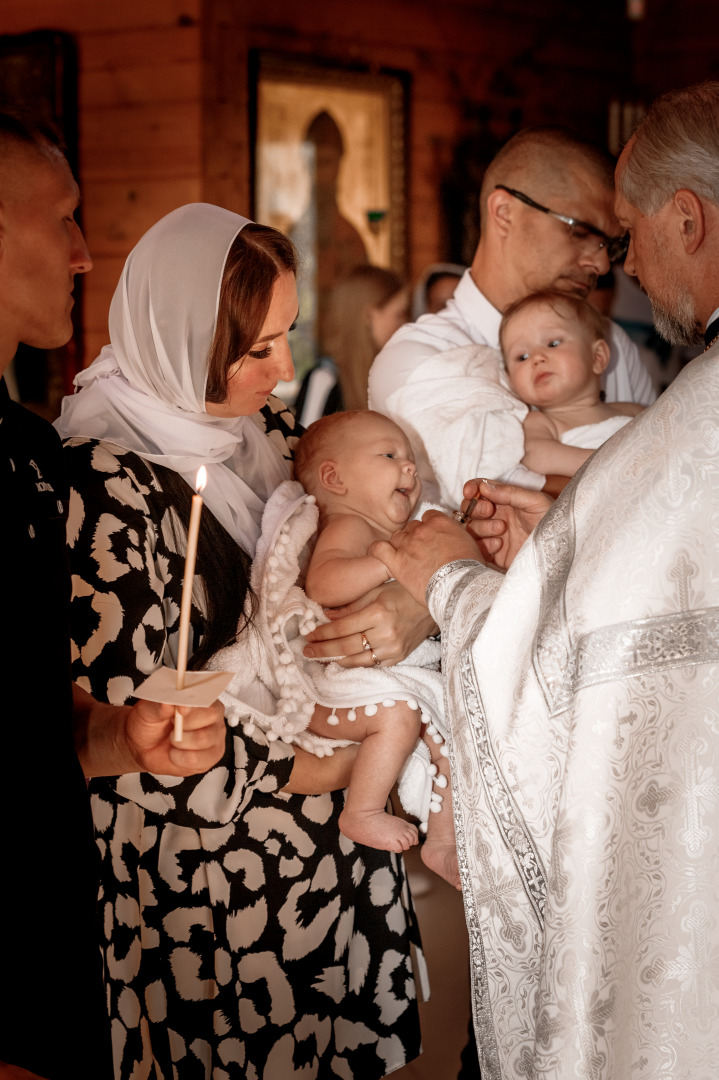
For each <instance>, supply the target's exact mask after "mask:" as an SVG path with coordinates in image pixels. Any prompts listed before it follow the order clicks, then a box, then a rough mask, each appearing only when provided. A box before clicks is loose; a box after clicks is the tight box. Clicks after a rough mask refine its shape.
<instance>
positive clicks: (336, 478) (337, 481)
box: [317, 461, 347, 495]
mask: <svg viewBox="0 0 719 1080" xmlns="http://www.w3.org/2000/svg"><path fill="white" fill-rule="evenodd" d="M317 477H318V479H319V482H320V484H321V485H322V487H323V488H324V489H325V491H330V492H331V493H332V494H333V495H344V494H345V492H346V491H347V488H346V486H345V484H343V482H342V478H341V476H340V474H339V467H338V465H337V462H336V461H323V462H322V464H321V465H320V466H319V468H318V470H317Z"/></svg>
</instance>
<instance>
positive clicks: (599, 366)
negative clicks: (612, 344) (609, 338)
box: [592, 338, 609, 375]
mask: <svg viewBox="0 0 719 1080" xmlns="http://www.w3.org/2000/svg"><path fill="white" fill-rule="evenodd" d="M592 350H593V352H594V363H593V364H592V371H593V372H594V374H595V375H601V374H602V372H603V371H604V369H605V368H606V366H607V364H608V363H609V346H608V345H607V343H606V341H604V340H602V338H600V339H599V341H595V342H594V345H593V346H592Z"/></svg>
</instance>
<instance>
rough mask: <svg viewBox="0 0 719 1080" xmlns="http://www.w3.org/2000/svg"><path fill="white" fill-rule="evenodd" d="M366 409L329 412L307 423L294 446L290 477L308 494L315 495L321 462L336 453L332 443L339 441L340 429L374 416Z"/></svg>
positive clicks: (341, 430) (374, 414)
mask: <svg viewBox="0 0 719 1080" xmlns="http://www.w3.org/2000/svg"><path fill="white" fill-rule="evenodd" d="M376 415H377V413H374V412H370V411H369V410H368V409H353V410H351V411H349V412H338V413H330V415H329V416H322V417H320V419H319V420H315V422H314V424H310V426H309V427H308V428H307V431H305V433H304V435H303V436H302V438H301V439H300V441H299V442H298V443H297V446H296V447H295V454H294V475H295V480H299V482H300V483H301V484H302V487H303V488H304V489H305V491H306V492H308V493H309V494H310V495H316V494H317V489H318V484H317V470H318V468H319V466H320V465H321V464H322V462H323V461H327V460H330V459H331V458H332V455H333V454H334V453H336V452H337V451H336V445H335V443H334V440H335V439H337V438H342V435H343V433H344V432H343V429H344V428H346V426H347V424H348V423H350V424H351V423H353V422H355V421H357V420H358V419H359V418H361V417H363V416H376Z"/></svg>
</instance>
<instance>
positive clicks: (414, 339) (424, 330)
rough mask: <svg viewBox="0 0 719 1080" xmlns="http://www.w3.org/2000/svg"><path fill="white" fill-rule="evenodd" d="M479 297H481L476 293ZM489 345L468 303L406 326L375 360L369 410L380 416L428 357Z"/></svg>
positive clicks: (370, 385)
mask: <svg viewBox="0 0 719 1080" xmlns="http://www.w3.org/2000/svg"><path fill="white" fill-rule="evenodd" d="M475 291H477V290H476V289H475ZM477 295H478V296H479V295H481V294H479V292H478V291H477ZM487 344H491V342H489V341H488V337H487V334H486V333H485V330H484V327H483V325H482V320H481V317H480V316H479V315H477V317H474V315H473V313H472V311H471V310H470V309H469V307H468V305H467V304H466V303H463V304H462V305H461V306H460V305H459V304H458V303H457V302H456V301H454V300H450V301H449V303H448V304H447V307H445V308H443V309H442V311H438V312H437V313H436V314H435V315H422V316H420V318H419V319H418V320H417V322H413V323H406V324H405V325H404V326H401V327H400V328H399V330H397V332H396V333H395V334H394V335H393V336H392V337H391V338H390V340H389V341H388V343H387V344H386V345H385V346H384V348H383V349H381V350H380V352H379V353H378V354H377V356H376V357H375V361H374V363H373V365H372V369H371V371H370V377H369V398H370V408H374V409H377V410H378V411H380V412H381V411H382V409H383V406H384V403H385V402H386V400H387V398H388V397H389V396H390V395H391V394H392V393H394V392H395V390H398V389H400V388H401V387H402V386H403V385H404V384H405V383H406V381H407V379H408V377H409V375H410V374H411V373H412V372H413V371H415V370H416V368H417V365H418V364H421V363H422V362H423V361H424V360H427V359H428V358H429V357H432V356H436V355H437V354H438V353H442V352H448V351H449V350H450V349H458V348H462V346H465V345H487Z"/></svg>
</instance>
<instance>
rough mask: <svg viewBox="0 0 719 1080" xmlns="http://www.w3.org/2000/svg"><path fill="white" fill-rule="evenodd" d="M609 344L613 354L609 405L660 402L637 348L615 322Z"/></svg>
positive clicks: (607, 380) (608, 383)
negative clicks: (612, 402)
mask: <svg viewBox="0 0 719 1080" xmlns="http://www.w3.org/2000/svg"><path fill="white" fill-rule="evenodd" d="M607 341H608V342H609V348H610V350H611V356H610V360H609V366H608V368H607V370H606V372H605V378H604V389H605V392H606V395H607V401H635V402H637V403H638V404H639V405H651V404H652V403H653V402H654V401H656V397H657V394H656V390H655V389H654V386H653V384H652V380H651V376H650V374H649V372H648V370H647V368H646V367H645V365H644V362H643V360H642V358H641V356H640V354H639V349H638V348H637V346H636V345H635V344H634V342H633V341H632V339H631V338H630V337H629V335H628V334H627V333H626V332H625V331H624V330H622V328H621V326H618V325H617V324H616V323H615V322H610V324H609V333H608V335H607Z"/></svg>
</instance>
